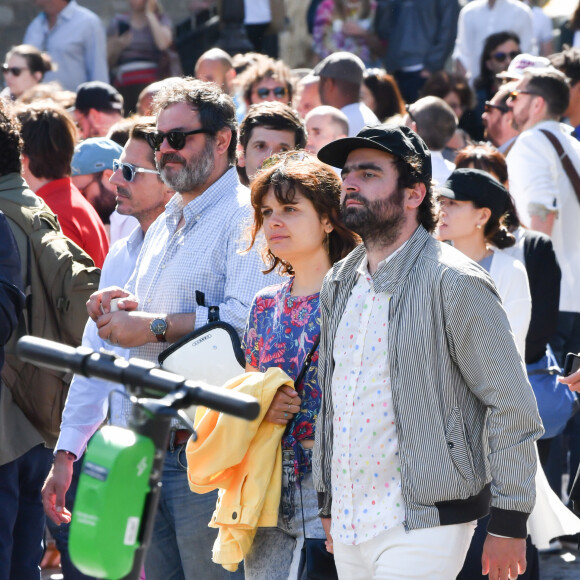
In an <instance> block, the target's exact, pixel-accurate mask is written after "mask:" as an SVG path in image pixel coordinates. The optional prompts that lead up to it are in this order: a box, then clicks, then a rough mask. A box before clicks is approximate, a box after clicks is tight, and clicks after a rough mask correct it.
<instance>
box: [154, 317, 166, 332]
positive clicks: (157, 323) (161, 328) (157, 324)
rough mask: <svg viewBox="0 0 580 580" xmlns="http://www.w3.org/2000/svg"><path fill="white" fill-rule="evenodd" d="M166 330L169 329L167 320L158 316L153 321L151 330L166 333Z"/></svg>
mask: <svg viewBox="0 0 580 580" xmlns="http://www.w3.org/2000/svg"><path fill="white" fill-rule="evenodd" d="M166 330H167V322H165V320H163V319H162V318H156V319H155V320H154V321H153V322H152V323H151V332H152V333H153V334H165V331H166Z"/></svg>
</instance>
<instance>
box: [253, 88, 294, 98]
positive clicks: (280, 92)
mask: <svg viewBox="0 0 580 580" xmlns="http://www.w3.org/2000/svg"><path fill="white" fill-rule="evenodd" d="M270 93H271V94H272V95H273V96H274V97H276V98H277V99H283V98H284V97H285V96H286V93H287V91H286V87H274V88H273V89H267V88H266V87H261V88H259V89H256V94H257V95H258V97H260V99H266V98H267V97H268V95H269V94H270Z"/></svg>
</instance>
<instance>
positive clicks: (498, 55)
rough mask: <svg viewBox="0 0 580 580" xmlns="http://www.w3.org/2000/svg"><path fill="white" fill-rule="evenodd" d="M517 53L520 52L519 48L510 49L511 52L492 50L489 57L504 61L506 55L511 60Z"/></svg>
mask: <svg viewBox="0 0 580 580" xmlns="http://www.w3.org/2000/svg"><path fill="white" fill-rule="evenodd" d="M518 54H520V51H519V50H512V51H511V52H494V53H493V54H492V55H491V58H493V59H495V60H497V62H505V59H506V58H508V56H509V59H510V60H513V59H514V58H516V56H518Z"/></svg>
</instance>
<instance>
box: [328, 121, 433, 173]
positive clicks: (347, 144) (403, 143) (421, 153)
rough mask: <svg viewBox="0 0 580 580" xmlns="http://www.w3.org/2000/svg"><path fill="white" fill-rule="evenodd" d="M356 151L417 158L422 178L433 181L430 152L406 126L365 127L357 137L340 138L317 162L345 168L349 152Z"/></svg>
mask: <svg viewBox="0 0 580 580" xmlns="http://www.w3.org/2000/svg"><path fill="white" fill-rule="evenodd" d="M355 149H377V150H378V151H384V152H385V153H390V154H391V155H395V156H396V157H406V156H407V155H416V156H417V157H419V159H420V160H421V163H422V166H423V167H422V170H421V175H422V176H423V177H424V178H425V179H426V180H430V179H431V175H432V173H431V153H430V152H429V149H427V145H425V142H424V141H423V139H421V137H419V135H417V133H415V131H413V130H412V129H410V128H409V127H407V126H405V125H388V124H385V125H375V126H374V127H364V128H363V129H361V130H360V131H359V132H358V134H357V135H356V137H345V138H344V139H337V140H336V141H332V143H329V144H328V145H325V146H324V147H323V148H322V149H321V150H320V151H319V152H318V159H320V161H322V162H323V163H328V165H332V166H333V167H340V168H342V167H344V164H345V163H346V158H347V157H348V155H349V153H351V152H352V151H354V150H355Z"/></svg>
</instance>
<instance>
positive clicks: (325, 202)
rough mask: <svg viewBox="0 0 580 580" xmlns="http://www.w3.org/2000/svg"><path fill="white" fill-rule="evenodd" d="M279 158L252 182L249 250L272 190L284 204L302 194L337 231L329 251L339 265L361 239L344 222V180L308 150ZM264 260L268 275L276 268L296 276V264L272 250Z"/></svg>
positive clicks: (268, 251) (328, 241) (283, 272)
mask: <svg viewBox="0 0 580 580" xmlns="http://www.w3.org/2000/svg"><path fill="white" fill-rule="evenodd" d="M277 158H279V161H277V162H275V163H274V165H271V166H267V167H266V168H263V169H261V170H260V171H258V172H257V173H256V177H255V179H254V181H253V183H252V207H253V208H254V223H253V225H252V227H251V230H250V245H249V247H248V250H250V249H251V248H252V247H253V245H254V244H255V242H256V237H257V235H258V232H259V231H260V230H261V229H262V225H263V223H264V218H263V216H262V201H263V199H264V197H265V196H266V194H267V193H268V192H269V191H270V188H272V189H273V191H274V195H275V196H276V199H277V200H278V201H279V202H280V203H292V202H293V200H294V197H295V196H296V193H297V192H299V193H301V194H302V195H303V196H304V197H305V198H306V199H308V200H309V201H310V202H311V203H312V205H313V206H314V209H315V210H316V212H317V213H318V216H319V217H320V218H322V217H328V219H329V221H330V223H331V224H332V226H333V230H332V231H331V232H330V234H328V238H327V245H326V250H327V252H328V255H329V257H330V262H331V263H332V264H334V263H335V262H338V260H341V259H342V258H344V257H345V256H346V255H347V254H348V253H349V252H350V251H351V250H352V249H353V248H354V247H355V246H356V245H357V244H358V243H359V242H360V240H359V238H358V236H357V235H356V234H355V233H353V232H351V231H350V230H349V229H347V228H346V227H345V226H344V224H343V223H342V221H341V219H340V192H341V181H340V178H339V177H338V175H337V174H336V173H335V171H334V170H333V169H332V168H331V167H330V166H329V165H326V164H325V163H322V162H321V161H319V160H318V158H317V157H316V156H314V155H311V154H309V153H306V152H305V151H300V152H296V151H291V152H289V153H284V154H281V155H278V156H277ZM272 159H274V157H272ZM262 257H263V259H264V263H265V264H266V266H267V269H266V270H264V273H265V274H268V273H270V272H272V271H273V270H275V269H276V268H279V271H280V272H281V273H282V274H290V275H292V274H293V273H294V270H293V269H292V265H291V264H290V263H288V262H285V261H284V260H282V259H281V258H279V257H278V256H275V255H274V254H273V253H272V252H271V251H270V249H269V248H265V249H264V251H263V253H262Z"/></svg>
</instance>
